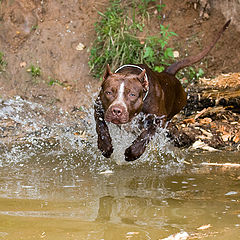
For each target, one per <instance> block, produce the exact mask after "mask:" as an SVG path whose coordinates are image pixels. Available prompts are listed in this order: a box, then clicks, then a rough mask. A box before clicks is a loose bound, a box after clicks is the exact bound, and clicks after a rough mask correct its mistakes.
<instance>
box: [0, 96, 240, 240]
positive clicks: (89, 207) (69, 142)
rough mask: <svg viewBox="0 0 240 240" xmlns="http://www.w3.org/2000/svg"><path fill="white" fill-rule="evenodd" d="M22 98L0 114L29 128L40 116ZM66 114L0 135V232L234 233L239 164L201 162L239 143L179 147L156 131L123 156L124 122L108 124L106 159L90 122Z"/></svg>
mask: <svg viewBox="0 0 240 240" xmlns="http://www.w3.org/2000/svg"><path fill="white" fill-rule="evenodd" d="M27 104H30V103H28V102H24V101H22V100H19V99H18V100H16V101H13V102H8V103H5V105H4V106H2V108H1V110H0V116H1V117H2V118H3V119H4V118H5V119H7V118H10V116H11V118H12V119H14V121H19V123H22V124H23V125H24V124H28V125H29V122H33V120H35V122H34V123H35V125H34V127H36V128H37V125H38V124H39V126H40V125H41V124H42V121H43V120H39V119H38V118H37V117H36V116H38V115H36V116H35V115H33V114H32V113H31V114H30V112H31V111H29V110H28V112H27V113H26V112H24V110H23V106H24V105H27ZM30 105H31V104H30ZM38 107H39V106H34V111H35V112H36V109H38ZM11 109H15V112H16V109H18V110H17V113H14V114H13V112H12V111H11ZM39 109H40V108H39ZM39 111H40V110H39ZM1 113H4V114H2V115H1ZM91 121H92V120H91ZM40 122H41V124H40ZM68 124H69V122H68V123H62V125H61V128H60V125H55V126H54V127H53V126H52V129H54V130H53V131H52V132H51V131H50V132H51V133H50V134H49V132H48V134H46V131H44V133H43V132H42V134H37V135H34V136H33V135H31V134H29V135H28V136H27V137H26V136H25V139H24V141H23V139H22V141H20V142H12V143H11V142H6V141H5V142H3V141H2V142H1V149H0V239H7V240H11V239H13V240H15V239H16V240H19V239H24V240H25V239H54V240H56V239H76V240H78V239H79V240H80V239H84V240H86V239H89V240H95V239H96V240H103V239H104V240H108V239H109V240H110V239H116V240H118V239H119V240H122V239H144V240H145V239H152V240H155V239H156V240H157V239H164V238H168V237H169V238H168V239H179V238H177V237H176V236H175V238H170V236H171V235H173V234H177V233H181V234H183V235H184V234H188V236H189V237H188V238H187V239H240V207H239V201H240V190H239V189H240V188H239V187H240V174H239V168H234V167H225V168H223V167H214V166H203V165H202V163H203V162H218V163H221V162H222V163H225V162H232V163H236V162H239V158H240V154H239V152H216V153H203V152H191V151H183V150H179V149H175V148H173V147H172V146H171V144H170V143H169V142H168V141H167V140H166V137H165V136H164V134H163V133H159V135H158V136H157V137H156V139H154V140H153V142H152V143H151V144H150V146H149V148H148V149H147V151H146V153H145V155H144V156H143V157H142V158H141V159H139V160H137V161H135V162H133V163H125V162H124V159H123V150H124V148H125V147H126V146H125V145H128V144H129V142H130V143H131V141H132V139H133V138H134V136H131V135H129V133H128V132H127V131H125V130H123V129H118V128H114V127H113V129H111V131H112V132H113V133H115V140H114V141H115V143H114V144H115V151H116V152H115V155H114V156H113V157H112V158H110V159H105V158H104V157H102V156H101V155H100V153H99V152H98V150H97V148H96V136H95V133H94V129H93V127H92V125H91V124H89V126H88V127H86V129H85V130H86V134H85V136H84V138H87V140H86V141H84V140H83V139H80V136H81V134H80V136H79V135H76V134H74V131H70V130H69V129H68V128H67V127H68ZM32 127H33V126H32ZM41 127H42V125H41ZM66 129H67V130H66ZM50 135H51V136H50ZM53 136H54V139H55V140H56V141H53V140H52V139H53ZM50 137H51V138H50ZM49 139H51V141H50V140H49ZM182 239H183V238H182ZM185 239H186V238H185Z"/></svg>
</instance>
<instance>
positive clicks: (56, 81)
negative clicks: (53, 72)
mask: <svg viewBox="0 0 240 240" xmlns="http://www.w3.org/2000/svg"><path fill="white" fill-rule="evenodd" d="M48 85H49V86H53V85H58V86H61V87H65V86H66V84H65V83H63V82H61V81H59V80H58V79H55V78H52V77H49V82H48Z"/></svg>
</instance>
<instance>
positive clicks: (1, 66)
mask: <svg viewBox="0 0 240 240" xmlns="http://www.w3.org/2000/svg"><path fill="white" fill-rule="evenodd" d="M6 66H7V62H6V61H5V60H4V54H3V53H2V52H0V72H4V71H5V68H6Z"/></svg>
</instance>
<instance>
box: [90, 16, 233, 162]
mask: <svg viewBox="0 0 240 240" xmlns="http://www.w3.org/2000/svg"><path fill="white" fill-rule="evenodd" d="M229 24H230V20H229V21H228V22H227V23H226V24H225V25H224V26H223V28H222V29H221V31H220V32H219V33H218V34H217V35H216V37H215V39H214V41H213V42H212V43H211V44H210V45H209V46H208V47H206V48H205V49H204V50H203V51H202V52H201V53H199V54H198V55H197V56H193V57H187V58H185V59H183V60H181V61H179V62H176V63H174V64H172V65H170V66H169V67H167V68H166V69H165V70H164V71H163V72H161V73H158V72H154V71H152V70H151V69H150V68H149V67H148V66H147V65H145V64H139V65H132V64H128V65H123V66H121V67H120V68H118V69H117V70H116V71H115V72H114V73H112V72H111V70H110V67H109V65H107V68H106V72H105V74H104V76H103V82H102V87H101V91H100V94H99V96H98V98H97V99H96V102H95V106H94V107H95V120H96V131H97V134H98V148H99V149H100V150H101V151H102V154H103V156H105V157H107V158H108V157H110V156H111V154H112V152H113V147H112V140H111V136H110V134H109V130H108V126H107V123H106V121H107V122H111V123H114V124H125V123H128V122H130V121H131V120H132V119H133V118H134V117H135V116H136V115H137V114H139V113H140V112H143V113H144V114H145V115H146V116H147V117H146V120H145V121H146V124H145V126H146V127H145V129H144V130H143V131H142V133H141V134H140V135H139V136H138V137H137V139H136V140H135V141H134V142H133V143H132V145H131V146H130V147H129V148H127V149H126V151H125V160H126V161H133V160H135V159H137V158H139V157H140V156H141V155H142V154H143V152H144V151H145V148H146V146H147V144H148V142H149V141H150V140H151V138H152V137H153V136H154V134H155V132H156V130H157V128H158V127H164V126H165V124H166V122H167V121H169V120H170V119H171V118H172V117H173V116H174V115H175V114H177V113H178V112H180V111H181V109H182V108H183V107H184V106H185V105H186V101H187V94H186V93H185V91H184V89H183V87H182V85H181V83H180V82H179V80H178V79H177V78H176V77H175V74H176V73H177V72H178V71H179V70H180V69H182V68H184V67H187V66H190V65H192V64H194V63H196V62H198V61H200V60H201V59H202V58H203V57H204V56H206V55H207V54H208V52H209V51H210V50H211V49H212V48H213V47H214V45H215V44H216V42H217V41H218V39H219V38H220V37H221V35H222V33H223V32H224V31H225V29H226V28H227V27H228V26H229Z"/></svg>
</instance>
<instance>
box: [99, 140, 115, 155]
mask: <svg viewBox="0 0 240 240" xmlns="http://www.w3.org/2000/svg"><path fill="white" fill-rule="evenodd" d="M98 148H99V149H100V151H101V152H102V155H103V156H104V157H106V158H110V156H111V154H112V153H113V146H112V143H111V139H105V141H101V140H98Z"/></svg>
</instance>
